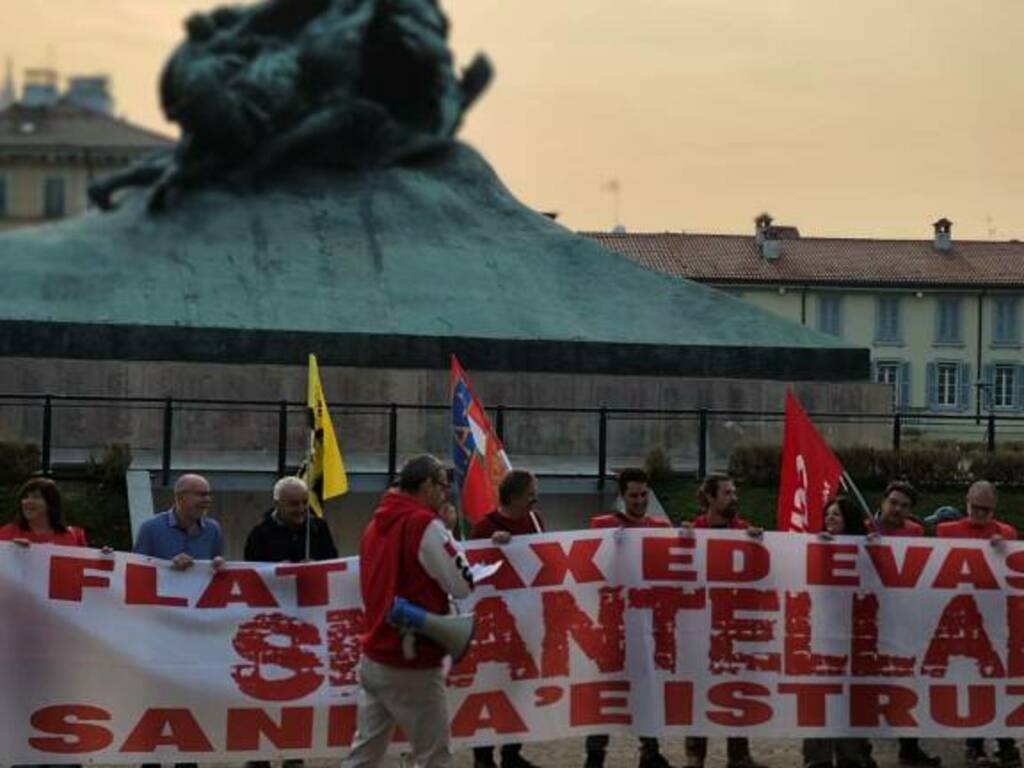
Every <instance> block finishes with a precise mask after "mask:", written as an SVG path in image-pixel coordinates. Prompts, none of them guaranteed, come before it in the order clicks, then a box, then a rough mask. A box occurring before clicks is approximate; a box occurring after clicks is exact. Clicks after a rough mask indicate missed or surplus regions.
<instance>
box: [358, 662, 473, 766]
mask: <svg viewBox="0 0 1024 768" xmlns="http://www.w3.org/2000/svg"><path fill="white" fill-rule="evenodd" d="M396 725H397V726H399V727H401V729H402V731H404V732H405V735H406V736H407V737H408V738H409V744H410V747H411V750H412V759H413V764H414V765H416V766H418V768H451V766H452V765H454V762H453V759H452V751H451V747H450V746H449V742H448V705H447V701H446V699H445V693H444V675H443V674H442V672H441V668H440V667H437V668H432V669H403V668H400V667H389V666H387V665H385V664H378V663H377V662H375V661H373V660H372V659H368V658H367V657H366V656H363V658H362V660H361V661H360V662H359V706H358V710H357V714H356V736H355V741H353V743H352V751H351V752H349V754H348V757H347V758H346V759H345V763H344V765H345V766H346V767H347V768H367V767H368V766H378V765H380V763H381V760H382V759H383V758H384V754H385V752H387V748H388V744H390V743H391V737H392V735H393V734H394V731H395V726H396Z"/></svg>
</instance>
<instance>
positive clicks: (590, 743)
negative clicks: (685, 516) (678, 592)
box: [583, 469, 672, 768]
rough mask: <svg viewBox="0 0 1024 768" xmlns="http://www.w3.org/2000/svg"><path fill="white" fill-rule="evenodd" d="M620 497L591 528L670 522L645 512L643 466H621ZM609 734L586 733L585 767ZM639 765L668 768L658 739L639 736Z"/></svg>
mask: <svg viewBox="0 0 1024 768" xmlns="http://www.w3.org/2000/svg"><path fill="white" fill-rule="evenodd" d="M618 485H619V497H620V498H621V500H622V511H621V512H610V513H608V514H606V515H598V516H597V517H594V518H591V520H590V527H591V528H671V527H672V524H671V523H670V522H669V521H668V520H666V519H665V518H663V517H652V516H651V515H648V514H647V500H648V499H649V498H650V495H651V491H650V487H649V482H648V478H647V473H646V472H644V471H643V470H642V469H624V470H622V471H621V472H620V473H619V477H618ZM608 741H609V739H608V734H606V733H594V734H591V735H590V736H587V738H586V742H585V749H586V750H587V760H586V762H585V763H584V764H583V765H584V768H603V766H604V759H605V754H606V753H607V752H608ZM639 768H671V767H670V766H669V763H668V760H666V759H665V758H664V756H662V754H661V747H660V745H659V744H658V740H657V739H655V738H653V737H649V736H641V737H640V763H639Z"/></svg>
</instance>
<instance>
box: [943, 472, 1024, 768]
mask: <svg viewBox="0 0 1024 768" xmlns="http://www.w3.org/2000/svg"><path fill="white" fill-rule="evenodd" d="M998 500H999V494H998V493H997V491H996V487H995V486H994V485H993V484H992V483H990V482H989V481H987V480H979V481H978V482H976V483H974V484H972V485H971V487H970V488H968V489H967V517H965V518H964V519H963V520H954V521H952V522H948V523H940V524H939V527H938V528H937V529H936V532H935V533H936V535H937V536H938V537H939V538H940V539H988V540H989V541H991V542H992V544H993V545H998V544H1000V543H1001V542H1003V541H1005V540H1006V539H1011V540H1012V539H1016V538H1017V529H1016V528H1014V527H1013V526H1012V525H1010V524H1009V523H1004V522H1002V521H1000V520H996V505H997V503H998ZM996 744H997V745H998V749H999V751H998V752H997V756H998V762H997V763H996V764H997V765H999V766H1006V767H1007V768H1020V765H1021V758H1020V752H1019V751H1018V749H1017V745H1016V743H1014V740H1013V739H996ZM989 764H991V761H990V760H989V758H988V757H987V756H986V755H985V740H984V739H977V738H975V739H967V765H969V766H982V765H989Z"/></svg>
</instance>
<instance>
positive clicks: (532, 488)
mask: <svg viewBox="0 0 1024 768" xmlns="http://www.w3.org/2000/svg"><path fill="white" fill-rule="evenodd" d="M498 504H499V506H498V508H497V509H495V510H492V511H491V512H489V513H487V514H486V515H485V516H484V517H482V518H480V520H478V521H477V522H476V524H475V525H474V526H473V529H472V530H471V531H470V532H469V538H471V539H491V540H492V541H493V542H494V543H495V544H507V543H508V542H509V540H511V538H512V537H513V536H522V535H524V534H529V533H544V521H543V520H542V519H541V517H540V512H538V511H537V478H535V477H534V476H533V475H532V474H530V473H529V472H527V471H526V470H525V469H513V470H511V471H510V472H509V473H508V474H507V475H505V478H504V479H503V480H502V481H501V485H500V486H499V487H498Z"/></svg>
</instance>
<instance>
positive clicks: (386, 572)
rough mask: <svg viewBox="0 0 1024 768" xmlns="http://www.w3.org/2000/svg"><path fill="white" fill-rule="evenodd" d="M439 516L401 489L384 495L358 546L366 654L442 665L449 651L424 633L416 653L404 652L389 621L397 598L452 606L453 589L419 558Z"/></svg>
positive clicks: (438, 609) (434, 609)
mask: <svg viewBox="0 0 1024 768" xmlns="http://www.w3.org/2000/svg"><path fill="white" fill-rule="evenodd" d="M436 519H437V513H436V512H435V511H434V510H433V509H431V508H430V507H428V506H427V505H426V504H421V503H420V502H419V501H417V500H416V499H415V498H413V497H412V496H410V495H408V494H406V493H402V492H400V491H389V492H388V493H385V494H384V497H383V498H382V499H381V502H380V505H379V506H378V507H377V510H376V511H375V512H374V513H373V519H372V520H371V521H370V524H369V525H368V526H367V528H366V531H365V532H364V533H363V540H362V543H361V544H360V547H359V581H360V585H361V588H362V591H363V606H364V607H365V610H366V633H365V634H364V635H363V636H362V641H363V653H365V654H366V655H367V656H368V657H370V658H371V659H373V660H374V661H376V662H379V663H381V664H387V665H389V666H392V667H413V668H420V669H422V668H427V667H439V666H441V660H442V659H443V658H444V655H445V652H444V651H443V650H442V649H441V647H440V646H438V645H437V644H436V643H434V642H433V641H431V640H429V639H428V638H426V637H424V636H423V635H416V656H415V658H413V659H412V660H409V659H406V658H404V657H403V656H402V638H401V635H400V634H399V633H398V630H396V629H395V628H394V627H392V626H391V625H390V624H388V622H387V617H388V611H390V610H391V604H392V603H393V602H394V600H395V597H396V596H397V597H404V598H405V599H406V600H409V601H410V602H413V603H416V605H418V606H420V607H421V608H423V609H425V610H427V611H430V612H431V613H437V614H441V615H447V614H448V611H449V602H448V594H447V593H446V592H445V591H444V590H443V589H441V587H440V586H439V585H438V583H437V582H436V581H434V579H433V578H432V577H431V576H430V575H429V574H428V573H427V572H426V571H425V570H424V569H423V566H422V565H420V561H419V550H420V542H421V540H422V539H423V532H424V531H425V530H426V528H427V526H428V525H430V523H431V522H432V521H434V520H436Z"/></svg>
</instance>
